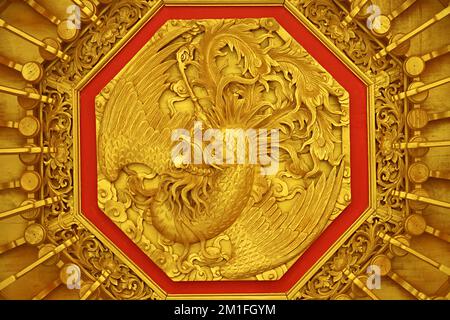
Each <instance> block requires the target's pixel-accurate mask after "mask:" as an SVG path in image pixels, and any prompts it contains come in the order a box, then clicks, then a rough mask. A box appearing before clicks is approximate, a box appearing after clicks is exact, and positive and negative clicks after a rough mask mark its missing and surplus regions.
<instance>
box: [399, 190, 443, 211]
mask: <svg viewBox="0 0 450 320" xmlns="http://www.w3.org/2000/svg"><path fill="white" fill-rule="evenodd" d="M392 195H393V196H395V197H399V198H402V199H407V200H412V201H418V202H423V203H427V204H431V205H434V206H438V207H442V208H448V209H450V203H448V202H445V201H441V200H436V199H432V198H428V197H423V196H419V195H416V194H414V193H409V192H405V191H397V190H394V191H392Z"/></svg>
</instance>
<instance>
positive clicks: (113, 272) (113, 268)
mask: <svg viewBox="0 0 450 320" xmlns="http://www.w3.org/2000/svg"><path fill="white" fill-rule="evenodd" d="M99 264H100V267H101V268H102V270H106V271H108V272H110V276H109V279H110V280H112V279H119V278H120V277H121V276H122V272H121V270H120V265H119V264H118V262H117V261H116V259H114V256H113V255H112V253H111V252H104V253H103V254H102V255H101V256H100V259H99ZM113 282H115V281H114V280H113Z"/></svg>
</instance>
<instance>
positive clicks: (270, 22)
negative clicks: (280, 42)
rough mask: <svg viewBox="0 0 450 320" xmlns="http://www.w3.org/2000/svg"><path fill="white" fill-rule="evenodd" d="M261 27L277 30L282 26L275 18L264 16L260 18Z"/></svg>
mask: <svg viewBox="0 0 450 320" xmlns="http://www.w3.org/2000/svg"><path fill="white" fill-rule="evenodd" d="M260 23H261V27H263V28H265V29H266V30H268V31H277V30H278V29H279V28H280V25H279V24H278V22H277V21H276V20H275V19H273V18H262V19H261V20H260Z"/></svg>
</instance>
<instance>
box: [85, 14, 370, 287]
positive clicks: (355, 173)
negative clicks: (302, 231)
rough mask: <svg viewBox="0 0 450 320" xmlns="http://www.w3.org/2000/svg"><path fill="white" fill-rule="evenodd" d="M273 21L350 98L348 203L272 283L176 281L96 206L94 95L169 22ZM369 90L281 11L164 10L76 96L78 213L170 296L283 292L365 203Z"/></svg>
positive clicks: (367, 183) (296, 21)
mask: <svg viewBox="0 0 450 320" xmlns="http://www.w3.org/2000/svg"><path fill="white" fill-rule="evenodd" d="M261 17H274V18H275V19H277V21H278V22H279V23H280V24H281V25H282V26H283V27H284V28H285V29H286V30H287V31H288V32H289V33H290V34H291V35H292V36H293V37H294V38H295V39H296V40H297V41H298V42H299V43H300V44H301V45H302V46H303V47H304V48H305V49H306V50H307V51H308V52H309V53H310V54H311V55H312V56H313V57H314V58H315V59H316V60H317V61H318V62H319V63H320V64H321V65H322V66H324V67H325V68H326V69H327V71H328V72H329V73H330V74H331V75H332V76H333V77H334V78H335V79H336V80H337V81H338V82H339V83H340V84H341V85H342V86H343V87H344V88H345V89H346V90H347V91H348V92H349V94H350V118H351V121H350V139H351V149H350V150H351V170H352V172H351V175H352V176H351V177H352V180H351V189H352V202H351V204H350V205H349V206H348V207H347V208H346V209H345V210H344V212H343V213H342V214H341V215H340V216H339V217H338V218H337V219H336V220H335V221H333V223H332V224H330V226H329V227H328V228H327V229H326V230H325V231H324V232H323V233H322V234H321V235H320V236H319V238H318V239H317V240H316V241H315V242H314V243H313V244H312V245H311V246H310V247H309V249H308V250H307V251H306V252H305V253H304V254H303V255H302V256H301V257H300V258H299V259H298V261H297V262H296V263H295V264H294V265H293V266H292V267H291V268H290V269H289V270H288V272H287V273H286V274H285V275H284V276H283V277H282V278H281V279H280V280H276V281H220V282H213V281H196V282H182V283H180V282H174V281H172V280H171V279H170V278H169V277H168V276H166V274H165V273H164V272H163V271H162V270H161V269H160V268H159V267H158V266H157V265H156V264H154V263H153V262H152V261H151V260H150V258H149V257H148V256H147V255H146V254H145V253H144V252H142V251H141V249H139V247H138V246H137V245H136V244H134V243H133V242H132V240H130V239H129V238H128V237H127V236H126V235H125V234H124V233H123V232H122V231H121V230H120V229H119V228H118V227H117V226H116V225H115V224H114V223H113V222H112V221H111V220H110V219H109V218H108V217H107V216H106V215H105V214H104V213H103V212H102V211H101V210H100V209H99V208H98V205H97V165H96V163H97V158H96V144H95V135H96V134H95V130H96V128H95V126H96V123H95V96H96V95H97V94H98V93H99V92H100V91H101V90H102V88H104V87H105V85H106V84H107V83H108V82H109V81H110V80H111V79H113V78H114V77H115V75H116V74H117V73H118V72H119V71H120V70H121V69H122V68H123V67H124V66H125V65H126V63H127V62H128V61H129V60H130V59H131V58H132V57H133V56H134V55H135V54H136V53H137V52H138V51H139V50H140V49H141V48H142V47H143V46H144V45H145V43H147V42H148V40H149V39H150V38H151V37H152V36H153V34H154V33H155V32H156V31H157V30H158V29H159V28H160V27H161V26H162V25H163V24H164V23H165V22H166V21H167V20H169V19H207V18H211V19H212V18H217V19H219V18H261ZM366 101H367V88H366V86H365V85H364V83H363V82H361V80H359V78H358V77H357V76H356V75H354V74H353V73H352V72H351V71H350V70H349V69H348V68H347V67H346V66H345V65H344V64H343V63H342V62H341V61H340V60H339V59H338V58H337V57H336V56H335V55H334V54H333V53H332V52H331V51H329V50H328V49H327V48H326V47H325V46H324V45H323V44H322V43H321V42H320V41H319V40H318V39H317V38H316V37H315V36H314V35H313V34H311V33H310V32H309V31H308V30H307V29H306V27H305V26H303V25H302V24H301V23H300V22H299V21H298V20H297V19H296V18H295V17H294V16H293V15H291V14H290V13H289V12H288V11H287V10H286V9H284V8H283V7H164V8H162V9H161V10H160V11H159V12H158V13H157V14H156V15H155V16H154V17H153V18H152V19H150V20H149V21H148V22H147V23H146V24H145V25H144V27H143V28H142V29H141V30H140V31H139V32H138V33H137V34H136V35H135V36H134V37H133V38H132V39H131V40H130V41H129V42H128V43H127V44H126V45H125V46H124V47H123V48H122V49H121V50H120V51H119V52H118V53H117V55H116V56H115V57H114V58H113V59H112V61H110V62H109V63H108V64H107V65H106V66H105V67H104V68H103V69H102V70H101V71H100V72H99V73H98V74H97V75H96V76H95V77H94V78H93V79H91V80H90V82H89V83H88V84H87V85H86V86H85V87H84V88H83V90H82V91H81V93H80V102H81V106H80V108H81V110H80V167H81V209H82V212H83V214H84V215H85V216H86V217H87V218H88V219H89V220H90V221H91V222H92V223H93V224H95V225H96V226H97V227H98V229H99V230H100V231H101V232H102V233H103V234H104V235H105V236H106V237H108V238H109V239H111V240H112V241H113V242H114V243H115V244H116V246H117V247H118V248H119V249H120V250H122V252H124V253H125V254H126V255H127V256H128V257H129V258H130V259H131V261H133V262H134V263H135V264H136V265H137V266H139V267H140V268H141V269H142V270H143V271H144V272H146V273H147V274H148V275H149V276H150V277H151V278H152V279H153V280H155V281H156V282H157V283H158V284H159V285H160V286H161V288H162V289H163V290H165V291H166V292H167V293H169V294H214V293H240V294H245V293H247V294H251V293H284V292H287V291H288V290H289V289H290V288H291V287H292V286H293V285H294V284H295V283H296V282H297V281H298V280H299V279H300V278H301V276H302V275H304V274H305V273H306V272H307V271H308V270H309V269H310V268H311V267H312V266H313V265H314V263H315V262H316V261H317V260H318V259H319V258H320V257H321V256H322V255H323V254H324V253H325V252H326V251H327V249H328V248H330V247H331V246H332V245H333V243H334V242H335V241H336V240H337V239H338V238H339V237H340V236H341V235H342V234H343V233H344V232H345V231H346V230H347V229H348V228H349V227H350V226H351V225H352V224H353V223H354V222H355V221H356V220H357V218H358V217H359V216H360V215H361V213H362V212H363V211H364V210H365V209H366V208H367V207H368V204H369V170H368V134H367V102H366Z"/></svg>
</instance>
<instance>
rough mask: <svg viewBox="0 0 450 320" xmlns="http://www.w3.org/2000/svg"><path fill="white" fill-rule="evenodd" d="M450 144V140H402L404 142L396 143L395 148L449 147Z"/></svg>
mask: <svg viewBox="0 0 450 320" xmlns="http://www.w3.org/2000/svg"><path fill="white" fill-rule="evenodd" d="M449 146H450V140H441V141H423V142H402V143H395V144H394V148H397V149H418V148H433V147H449Z"/></svg>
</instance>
